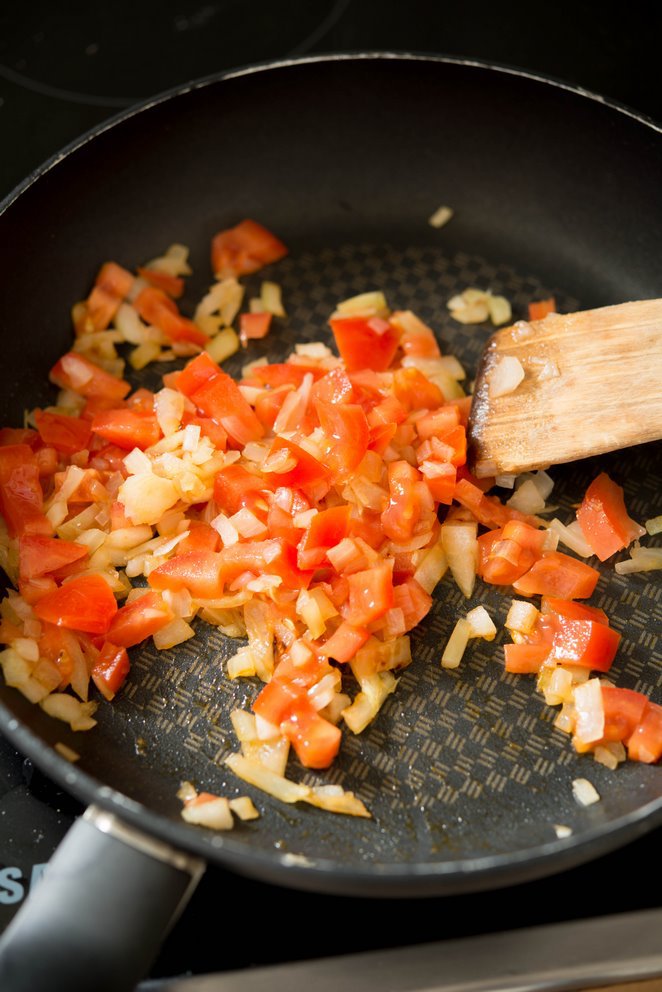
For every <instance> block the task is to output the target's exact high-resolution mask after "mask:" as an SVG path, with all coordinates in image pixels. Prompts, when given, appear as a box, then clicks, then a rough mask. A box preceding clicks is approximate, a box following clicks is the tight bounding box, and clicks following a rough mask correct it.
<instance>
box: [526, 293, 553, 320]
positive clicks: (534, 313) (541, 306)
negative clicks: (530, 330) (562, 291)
mask: <svg viewBox="0 0 662 992" xmlns="http://www.w3.org/2000/svg"><path fill="white" fill-rule="evenodd" d="M548 313H556V300H555V299H554V297H553V296H550V297H548V298H547V299H546V300H534V301H533V302H531V303H529V320H542V319H543V317H546V316H547V314H548Z"/></svg>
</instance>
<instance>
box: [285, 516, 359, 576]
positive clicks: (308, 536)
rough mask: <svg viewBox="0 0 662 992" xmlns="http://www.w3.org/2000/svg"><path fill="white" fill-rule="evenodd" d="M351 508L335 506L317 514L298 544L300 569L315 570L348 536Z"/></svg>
mask: <svg viewBox="0 0 662 992" xmlns="http://www.w3.org/2000/svg"><path fill="white" fill-rule="evenodd" d="M348 528H349V506H348V505H344V506H334V507H331V508H330V509H328V510H321V511H320V512H319V513H316V514H315V516H314V517H313V519H312V520H311V522H310V524H309V525H308V527H307V528H306V531H305V533H304V535H303V537H302V538H301V540H300V541H299V544H298V555H297V563H298V565H299V567H300V568H314V567H315V566H316V565H320V564H321V563H322V562H323V561H324V559H325V558H326V552H327V551H328V550H329V548H333V547H334V546H335V545H336V544H339V543H340V542H341V541H342V539H343V538H344V537H346V536H347V531H348Z"/></svg>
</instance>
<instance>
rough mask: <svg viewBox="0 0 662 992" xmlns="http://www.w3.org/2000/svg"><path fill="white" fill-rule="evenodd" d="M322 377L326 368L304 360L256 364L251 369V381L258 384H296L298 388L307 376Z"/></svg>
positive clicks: (273, 387)
mask: <svg viewBox="0 0 662 992" xmlns="http://www.w3.org/2000/svg"><path fill="white" fill-rule="evenodd" d="M309 374H310V375H312V377H313V379H320V378H321V377H322V376H323V375H324V369H323V368H320V367H319V365H306V364H305V363H303V362H274V363H273V364H270V365H256V366H255V367H254V368H253V369H252V370H251V375H250V381H251V383H255V385H257V386H270V387H271V388H272V389H276V388H277V387H278V386H295V387H296V388H298V387H299V386H300V385H301V383H302V382H303V380H304V378H305V376H307V375H309Z"/></svg>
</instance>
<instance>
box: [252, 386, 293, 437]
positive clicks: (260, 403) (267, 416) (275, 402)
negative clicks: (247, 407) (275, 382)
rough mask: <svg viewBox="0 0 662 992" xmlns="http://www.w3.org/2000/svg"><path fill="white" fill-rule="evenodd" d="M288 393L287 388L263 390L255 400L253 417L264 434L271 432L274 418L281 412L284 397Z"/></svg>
mask: <svg viewBox="0 0 662 992" xmlns="http://www.w3.org/2000/svg"><path fill="white" fill-rule="evenodd" d="M289 393H290V390H289V389H288V388H287V387H284V388H277V389H265V390H264V392H263V393H261V394H260V395H259V396H258V397H257V398H256V400H255V407H254V409H255V416H256V417H257V419H258V420H259V421H260V423H261V424H262V426H263V427H264V429H265V432H266V433H269V432H271V431H272V430H273V426H274V424H275V423H276V418H277V416H278V414H279V413H280V411H281V408H282V406H283V403H284V402H285V397H286V396H287V395H288V394H289Z"/></svg>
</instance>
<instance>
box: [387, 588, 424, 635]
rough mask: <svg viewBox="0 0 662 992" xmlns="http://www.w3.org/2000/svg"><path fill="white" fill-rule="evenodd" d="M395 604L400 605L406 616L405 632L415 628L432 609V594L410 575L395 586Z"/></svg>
mask: <svg viewBox="0 0 662 992" xmlns="http://www.w3.org/2000/svg"><path fill="white" fill-rule="evenodd" d="M393 606H395V607H399V608H400V609H401V610H402V612H403V614H404V618H405V632H406V631H408V630H413V629H414V627H416V626H417V625H418V624H419V623H420V622H421V621H422V620H423V619H424V618H425V617H426V616H427V615H428V613H429V612H430V610H431V609H432V596H430V594H429V593H427V592H426V591H425V589H423V587H422V586H420V585H419V584H418V582H417V581H416V579H415V578H414V577H413V575H412V576H408V577H407V578H406V579H405V580H404V581H403V582H400V583H399V584H398V585H396V586H394V587H393Z"/></svg>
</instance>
